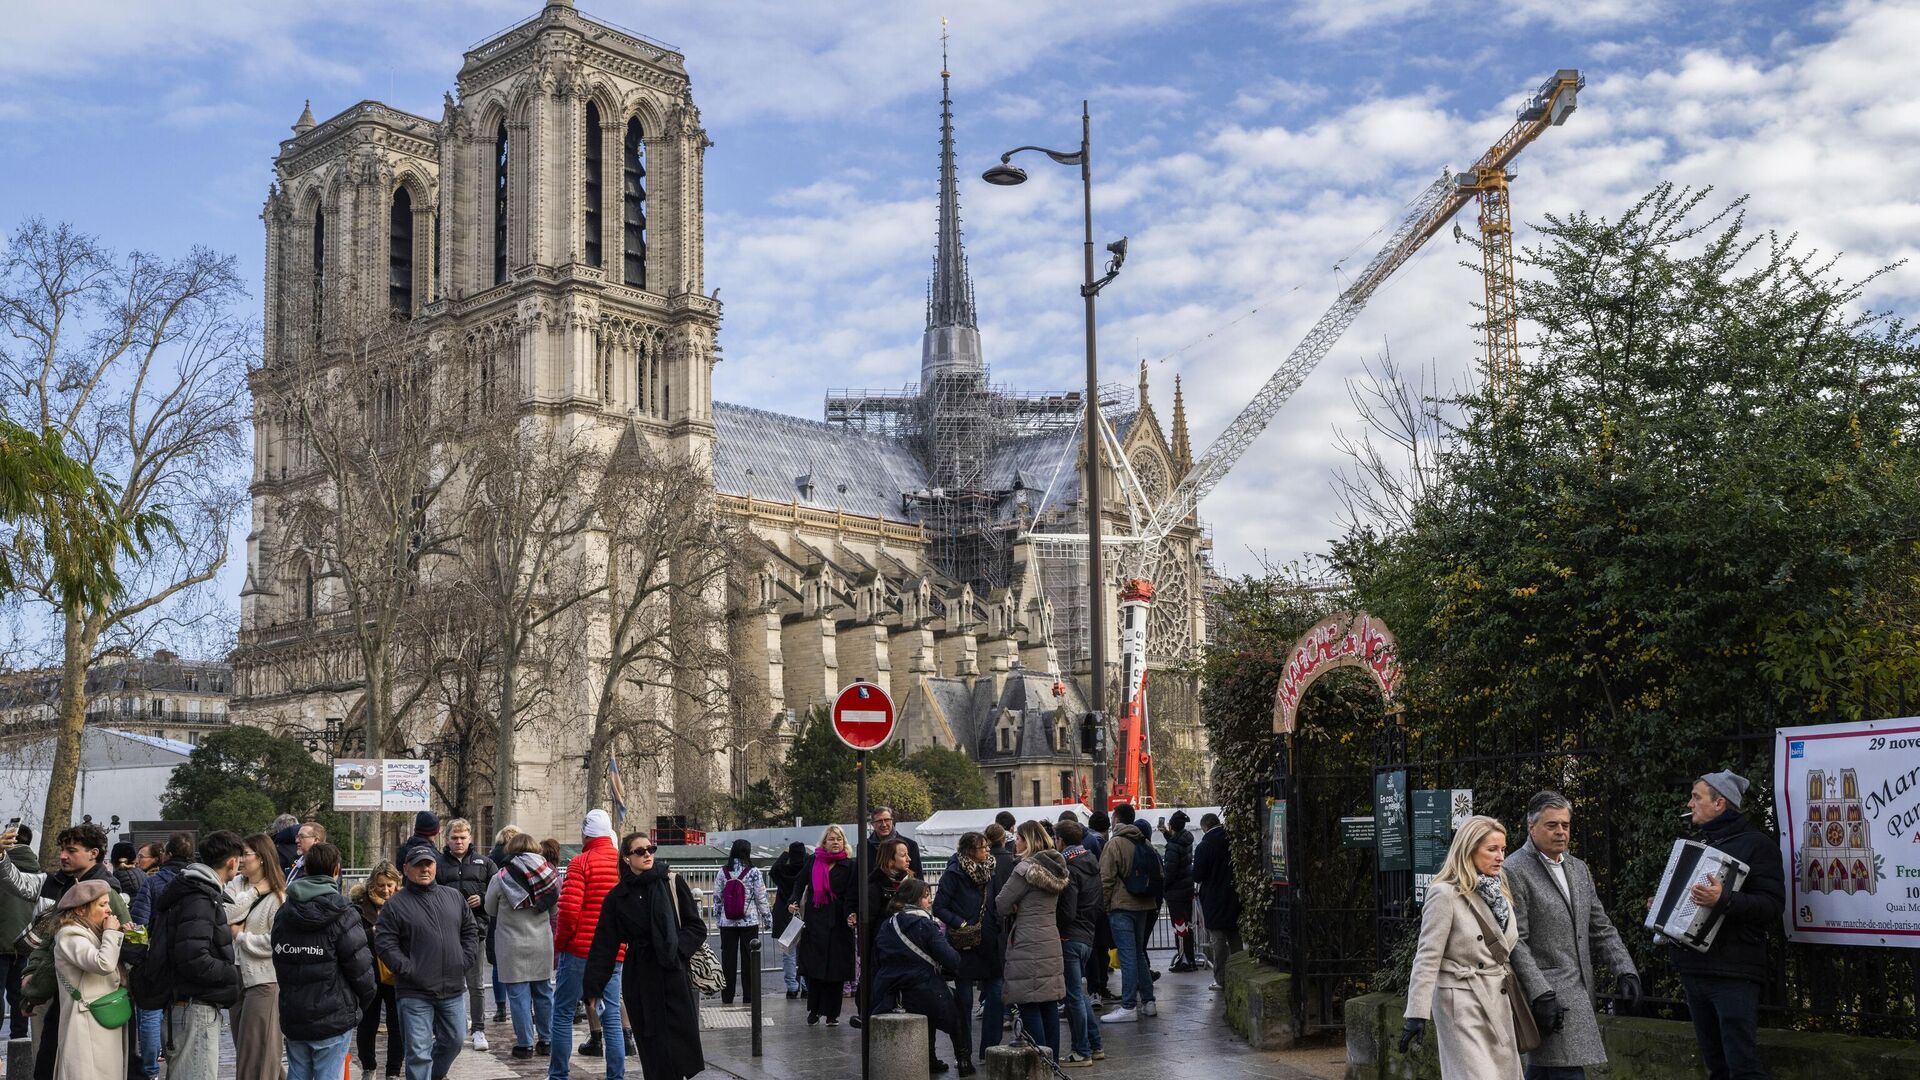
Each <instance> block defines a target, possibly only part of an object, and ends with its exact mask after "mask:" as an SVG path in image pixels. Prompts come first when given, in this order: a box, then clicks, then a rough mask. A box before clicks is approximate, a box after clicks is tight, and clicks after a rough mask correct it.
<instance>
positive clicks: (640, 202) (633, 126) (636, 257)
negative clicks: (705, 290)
mask: <svg viewBox="0 0 1920 1080" xmlns="http://www.w3.org/2000/svg"><path fill="white" fill-rule="evenodd" d="M646 156H647V149H646V144H645V143H644V142H643V141H642V140H641V137H640V120H639V118H638V117H635V118H634V119H632V120H628V121H627V140H626V144H625V146H624V147H622V150H621V154H620V182H621V186H620V209H621V214H622V218H623V220H624V222H625V229H626V231H625V239H626V249H625V250H626V260H625V262H626V266H625V273H624V275H623V277H622V280H623V281H625V282H626V283H627V284H629V285H631V286H633V287H634V288H636V289H644V288H646V287H647V161H646Z"/></svg>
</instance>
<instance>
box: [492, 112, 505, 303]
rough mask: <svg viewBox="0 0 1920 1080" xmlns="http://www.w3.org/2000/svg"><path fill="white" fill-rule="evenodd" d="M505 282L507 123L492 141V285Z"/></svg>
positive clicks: (503, 121)
mask: <svg viewBox="0 0 1920 1080" xmlns="http://www.w3.org/2000/svg"><path fill="white" fill-rule="evenodd" d="M506 280H507V122H506V121H505V120H502V121H500V129H499V132H498V133H497V134H496V135H495V136H494V139H493V283H494V284H495V285H498V284H500V283H502V282H504V281H506Z"/></svg>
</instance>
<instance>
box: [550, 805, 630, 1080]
mask: <svg viewBox="0 0 1920 1080" xmlns="http://www.w3.org/2000/svg"><path fill="white" fill-rule="evenodd" d="M580 837H581V848H580V854H578V855H575V856H574V857H573V861H572V862H570V863H568V864H567V883H566V884H565V885H564V886H562V887H561V890H560V903H559V904H558V905H557V907H556V909H555V910H557V911H558V912H559V919H558V921H557V922H556V923H555V925H554V930H553V956H554V972H553V1020H552V1026H551V1029H550V1033H549V1034H548V1036H547V1041H548V1042H550V1043H552V1045H553V1049H552V1052H551V1053H550V1054H549V1055H548V1057H547V1076H548V1078H549V1080H567V1073H568V1068H569V1066H570V1064H571V1063H572V1059H573V1010H574V1008H575V1006H577V1005H578V1004H579V1002H580V988H581V982H582V980H583V979H584V978H585V977H586V973H587V953H588V952H590V951H591V950H592V949H593V932H594V930H595V929H596V928H597V927H599V925H600V905H601V904H602V903H603V902H605V901H606V899H607V894H608V893H610V892H612V891H613V887H614V886H615V885H618V884H620V853H619V852H618V851H617V850H615V849H614V846H613V820H612V819H611V818H609V817H607V812H606V811H605V810H589V811H588V812H587V818H586V820H585V821H582V822H581V823H580ZM626 958H627V955H626V949H625V948H624V947H622V948H621V950H620V959H621V960H625V959H626ZM598 1009H599V1013H600V1031H601V1035H602V1036H603V1037H604V1039H605V1043H604V1050H605V1053H606V1057H607V1080H625V1077H626V1075H627V1055H626V1041H627V1040H626V1034H625V1032H624V1031H623V1030H622V1029H621V1027H620V969H619V968H618V967H616V968H614V969H613V978H612V980H611V981H609V982H608V983H607V988H606V991H605V992H604V993H603V994H602V995H601V998H600V1001H599V1005H598ZM598 1041H599V1039H589V1040H588V1042H587V1045H585V1046H582V1047H581V1048H580V1052H581V1053H582V1054H587V1055H589V1056H591V1054H592V1052H593V1051H594V1050H599V1049H602V1048H603V1047H597V1046H594V1045H593V1044H594V1043H595V1042H598Z"/></svg>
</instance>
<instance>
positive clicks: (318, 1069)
mask: <svg viewBox="0 0 1920 1080" xmlns="http://www.w3.org/2000/svg"><path fill="white" fill-rule="evenodd" d="M352 1046H353V1029H352V1028H348V1029H347V1030H345V1031H343V1032H341V1033H340V1034H338V1035H335V1036H334V1037H333V1038H331V1039H317V1040H315V1041H313V1042H302V1041H300V1040H299V1039H288V1040H287V1080H338V1078H339V1077H340V1076H341V1075H342V1073H343V1072H344V1071H345V1069H346V1066H347V1050H348V1049H350V1048H351V1047H352Z"/></svg>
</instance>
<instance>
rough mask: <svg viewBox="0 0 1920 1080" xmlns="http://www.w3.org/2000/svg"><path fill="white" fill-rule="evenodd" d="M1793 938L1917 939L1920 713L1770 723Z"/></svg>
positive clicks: (1905, 944)
mask: <svg viewBox="0 0 1920 1080" xmlns="http://www.w3.org/2000/svg"><path fill="white" fill-rule="evenodd" d="M1773 778H1774V786H1773V799H1774V810H1775V813H1776V814H1777V818H1776V820H1777V821H1779V822H1780V857H1781V863H1782V865H1783V867H1784V868H1785V871H1786V883H1787V904H1786V911H1785V913H1784V917H1785V920H1786V924H1787V938H1788V940H1790V941H1809V942H1817V943H1820V944H1826V945H1870V946H1879V947H1888V948H1905V949H1915V948H1920V717H1908V718H1905V719H1900V720H1867V721H1861V722H1859V723H1852V724H1820V725H1816V726H1812V727H1792V728H1776V729H1775V731H1774V753H1773Z"/></svg>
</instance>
